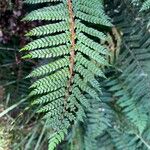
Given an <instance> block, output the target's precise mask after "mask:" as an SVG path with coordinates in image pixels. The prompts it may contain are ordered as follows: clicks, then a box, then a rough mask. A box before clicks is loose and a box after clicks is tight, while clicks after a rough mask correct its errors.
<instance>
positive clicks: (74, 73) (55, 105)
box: [22, 0, 112, 150]
mask: <svg viewBox="0 0 150 150" xmlns="http://www.w3.org/2000/svg"><path fill="white" fill-rule="evenodd" d="M25 2H26V3H28V4H37V3H39V5H40V3H46V2H49V4H50V5H49V6H47V7H43V8H40V9H38V10H34V11H32V12H30V13H29V14H28V15H27V16H26V17H25V18H24V19H23V20H24V21H34V20H40V21H41V20H45V21H50V23H48V24H46V25H42V26H39V27H36V28H34V29H32V30H31V31H29V33H27V36H35V37H37V38H38V39H35V40H34V41H32V42H30V43H29V44H27V45H26V46H25V47H24V48H22V50H24V51H28V52H29V53H28V54H27V55H25V56H24V58H43V59H44V58H51V57H52V58H53V59H52V60H51V61H50V63H47V64H44V65H42V66H40V67H38V68H36V69H35V70H33V71H32V72H31V74H30V75H29V76H28V77H38V78H39V79H37V81H35V82H34V83H33V84H32V86H31V87H30V88H31V89H32V92H31V93H30V96H37V99H35V100H34V101H33V104H36V105H41V109H39V112H42V113H43V114H45V115H44V118H45V119H46V120H47V121H48V122H49V124H50V126H51V127H52V128H53V129H56V130H55V131H56V132H55V133H54V135H53V137H51V138H50V144H49V149H50V150H52V149H54V148H55V147H56V145H57V144H58V143H59V142H61V141H62V140H63V139H64V135H65V134H66V131H67V129H68V127H69V126H70V125H71V124H72V122H73V123H75V122H77V121H83V120H84V118H85V117H86V114H85V108H90V102H89V99H88V96H90V97H92V98H93V99H95V100H96V101H99V102H100V101H101V99H100V98H99V95H98V92H97V91H99V92H101V91H100V84H99V82H98V81H97V78H96V76H100V77H105V75H104V73H103V68H104V66H108V65H109V64H108V61H107V59H106V58H107V56H109V55H110V54H109V51H108V49H107V47H105V46H103V45H101V44H100V42H99V40H101V41H103V42H104V41H105V40H106V39H107V36H106V35H105V34H104V33H103V32H102V31H100V30H97V29H96V28H95V27H94V25H95V24H98V25H102V26H112V24H111V23H110V19H109V17H108V16H107V15H105V12H104V8H103V3H102V2H101V1H99V0H94V1H89V0H73V1H71V0H67V1H66V0H33V1H31V0H26V1H25ZM47 4H48V3H47ZM88 23H89V24H92V25H93V26H88ZM91 36H92V37H95V38H96V39H98V40H92V39H91ZM87 95H88V96H87Z"/></svg>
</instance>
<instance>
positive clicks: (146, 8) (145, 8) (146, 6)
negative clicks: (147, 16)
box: [141, 0, 150, 11]
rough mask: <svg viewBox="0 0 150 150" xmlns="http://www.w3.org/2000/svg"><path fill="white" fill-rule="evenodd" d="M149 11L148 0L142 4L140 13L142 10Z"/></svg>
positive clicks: (149, 1)
mask: <svg viewBox="0 0 150 150" xmlns="http://www.w3.org/2000/svg"><path fill="white" fill-rule="evenodd" d="M148 9H150V0H146V1H145V2H144V3H143V6H142V8H141V11H143V10H148Z"/></svg>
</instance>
